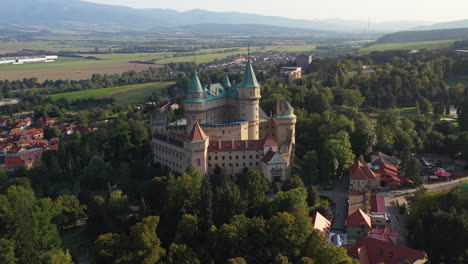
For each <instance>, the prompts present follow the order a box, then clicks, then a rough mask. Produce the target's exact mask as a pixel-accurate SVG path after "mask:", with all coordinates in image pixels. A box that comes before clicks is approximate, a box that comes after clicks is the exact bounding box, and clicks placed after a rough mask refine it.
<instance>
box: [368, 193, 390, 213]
mask: <svg viewBox="0 0 468 264" xmlns="http://www.w3.org/2000/svg"><path fill="white" fill-rule="evenodd" d="M370 204H371V212H373V213H387V207H385V198H384V197H383V196H381V195H378V194H376V195H372V196H371V200H370Z"/></svg>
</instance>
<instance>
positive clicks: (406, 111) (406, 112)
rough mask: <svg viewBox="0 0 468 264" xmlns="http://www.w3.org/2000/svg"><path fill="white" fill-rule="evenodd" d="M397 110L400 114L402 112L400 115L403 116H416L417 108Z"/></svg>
mask: <svg viewBox="0 0 468 264" xmlns="http://www.w3.org/2000/svg"><path fill="white" fill-rule="evenodd" d="M397 110H398V112H400V115H402V116H407V115H414V114H416V107H404V108H398V109H397Z"/></svg>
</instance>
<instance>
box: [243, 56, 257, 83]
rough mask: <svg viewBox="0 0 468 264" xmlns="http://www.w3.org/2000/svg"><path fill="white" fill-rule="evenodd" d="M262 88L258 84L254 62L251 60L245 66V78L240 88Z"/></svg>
mask: <svg viewBox="0 0 468 264" xmlns="http://www.w3.org/2000/svg"><path fill="white" fill-rule="evenodd" d="M257 87H260V84H258V81H257V77H256V76H255V72H254V70H253V68H252V62H250V59H249V60H248V61H247V64H246V65H245V71H244V77H243V78H242V81H241V82H240V84H239V88H257Z"/></svg>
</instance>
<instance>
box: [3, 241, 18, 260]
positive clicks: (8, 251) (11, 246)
mask: <svg viewBox="0 0 468 264" xmlns="http://www.w3.org/2000/svg"><path fill="white" fill-rule="evenodd" d="M0 259H1V260H2V263H3V264H16V263H17V259H16V257H15V243H14V242H13V241H11V240H7V239H4V238H0Z"/></svg>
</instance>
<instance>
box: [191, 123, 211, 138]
mask: <svg viewBox="0 0 468 264" xmlns="http://www.w3.org/2000/svg"><path fill="white" fill-rule="evenodd" d="M207 138H208V137H207V136H206V134H205V132H204V131H203V129H202V128H201V127H200V125H199V124H198V122H197V123H196V124H195V125H194V126H193V129H192V131H191V132H190V135H189V136H188V139H189V140H190V141H205V140H206V139H207Z"/></svg>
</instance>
